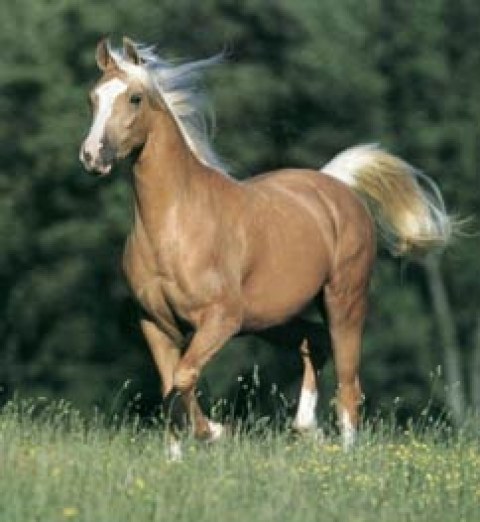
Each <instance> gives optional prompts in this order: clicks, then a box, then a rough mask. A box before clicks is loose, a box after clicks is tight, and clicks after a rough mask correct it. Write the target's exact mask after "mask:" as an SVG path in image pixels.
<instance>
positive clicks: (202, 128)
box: [109, 43, 227, 172]
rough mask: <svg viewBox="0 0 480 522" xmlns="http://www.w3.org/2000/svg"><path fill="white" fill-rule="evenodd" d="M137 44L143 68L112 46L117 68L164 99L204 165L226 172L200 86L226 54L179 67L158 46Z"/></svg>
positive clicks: (112, 54)
mask: <svg viewBox="0 0 480 522" xmlns="http://www.w3.org/2000/svg"><path fill="white" fill-rule="evenodd" d="M134 45H135V48H136V51H137V53H138V56H139V58H140V64H139V65H135V64H134V63H132V62H131V60H129V59H128V58H127V56H126V55H125V52H124V50H123V49H113V48H111V47H109V50H110V54H111V56H112V58H113V59H114V61H115V63H116V65H117V66H118V67H119V68H120V69H121V70H122V71H124V72H126V73H127V74H128V75H130V76H133V77H135V78H137V79H140V80H141V81H142V83H143V84H144V85H145V87H146V88H148V89H149V90H150V91H151V92H152V93H153V94H154V95H157V96H160V97H161V99H162V100H163V101H164V103H165V105H166V106H167V107H168V109H169V111H170V113H171V114H172V116H173V118H174V119H175V121H176V123H177V125H178V127H179V129H180V131H181V133H182V135H183V137H184V139H185V141H186V142H187V145H188V147H189V148H190V150H191V151H192V152H193V153H194V154H195V155H196V157H197V158H198V159H199V160H200V161H201V162H202V163H203V164H204V165H206V166H208V167H211V168H213V169H216V170H219V171H221V172H225V171H226V170H227V169H226V166H225V164H224V162H223V161H222V160H221V158H220V157H219V156H218V154H217V153H216V152H215V151H214V150H213V147H212V144H211V137H212V134H213V132H212V130H213V129H214V123H215V122H214V113H213V110H212V107H211V105H210V104H209V103H208V99H207V96H206V95H205V92H204V90H203V89H202V88H201V86H200V79H201V77H202V73H203V71H204V70H205V69H208V68H209V67H211V66H213V65H216V64H218V63H220V62H222V61H223V55H222V54H219V55H215V56H212V57H211V58H207V59H204V60H197V61H193V62H185V63H180V64H176V63H174V62H172V61H168V60H165V59H163V58H160V57H159V56H158V55H157V54H156V52H155V48H154V47H151V46H144V45H142V44H138V43H135V44H134Z"/></svg>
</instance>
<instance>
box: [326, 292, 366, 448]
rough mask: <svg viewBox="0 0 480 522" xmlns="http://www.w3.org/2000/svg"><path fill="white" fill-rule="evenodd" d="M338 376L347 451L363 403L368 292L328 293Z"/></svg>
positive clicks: (356, 427) (337, 402)
mask: <svg viewBox="0 0 480 522" xmlns="http://www.w3.org/2000/svg"><path fill="white" fill-rule="evenodd" d="M325 290H326V291H325V305H326V308H327V313H328V319H329V328H330V336H331V341H332V350H333V358H334V363H335V372H336V375H337V383H338V387H337V401H336V404H337V415H338V422H339V427H340V432H341V438H342V445H343V448H344V449H345V450H348V449H349V448H350V447H352V446H353V444H354V442H355V439H356V434H357V429H358V423H359V415H358V407H359V405H360V404H361V401H362V392H361V388H360V379H359V365H360V349H361V337H362V331H363V323H364V319H365V313H366V290H365V289H364V288H363V287H361V288H358V289H357V291H355V292H350V291H337V289H335V288H334V287H332V286H330V287H327V288H326V289H325Z"/></svg>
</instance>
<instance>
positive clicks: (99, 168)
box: [79, 141, 115, 176]
mask: <svg viewBox="0 0 480 522" xmlns="http://www.w3.org/2000/svg"><path fill="white" fill-rule="evenodd" d="M79 159H80V161H81V162H82V164H83V166H84V168H85V170H86V171H87V172H90V173H93V172H94V171H96V172H98V173H99V174H100V175H101V176H106V175H107V174H109V173H110V171H111V170H112V166H113V162H114V160H115V151H114V149H113V148H112V147H110V146H105V145H103V146H102V148H101V149H100V151H99V152H98V153H97V154H94V153H92V152H91V151H90V149H89V147H88V143H87V141H85V142H84V143H83V144H82V147H81V148H80V155H79Z"/></svg>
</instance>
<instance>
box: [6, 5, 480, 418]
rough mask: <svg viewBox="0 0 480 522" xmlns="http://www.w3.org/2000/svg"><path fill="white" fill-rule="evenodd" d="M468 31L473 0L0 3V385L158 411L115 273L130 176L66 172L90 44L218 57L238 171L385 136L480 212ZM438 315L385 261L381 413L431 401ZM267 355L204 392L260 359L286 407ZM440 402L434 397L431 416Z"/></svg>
mask: <svg viewBox="0 0 480 522" xmlns="http://www.w3.org/2000/svg"><path fill="white" fill-rule="evenodd" d="M479 21H480V9H479V7H478V5H477V2H475V1H474V0H462V1H459V2H456V3H451V2H447V1H446V0H435V1H431V2H426V1H425V0H415V1H414V2H409V3H408V5H407V3H405V2H402V1H401V0H394V1H383V0H366V1H365V2H361V3H359V2H355V1H354V0H342V1H340V2H338V1H333V0H326V1H322V2H318V1H315V0H304V1H302V2H297V3H293V2H287V1H286V0H280V1H278V2H261V1H260V0H247V1H245V2H234V1H231V0H215V1H214V0H204V1H203V2H190V1H186V0H176V1H173V0H166V1H164V2H161V3H159V2H156V1H154V0H138V1H137V2H136V4H135V8H132V4H131V2H127V1H126V0H114V1H112V2H110V3H108V4H107V3H103V4H102V3H98V2H94V1H93V0H82V1H80V0H61V1H57V2H53V1H50V0H35V1H33V0H22V1H20V2H16V3H12V2H8V3H4V4H2V5H1V6H0V44H1V47H2V49H3V50H4V52H2V54H1V56H0V240H1V249H0V288H1V289H2V292H1V294H0V307H1V309H2V310H3V314H2V317H1V318H0V338H1V339H2V345H1V349H0V383H3V385H4V387H7V388H10V390H15V391H16V392H17V393H21V394H28V395H31V394H36V395H48V396H56V397H59V396H66V397H69V398H71V399H72V400H74V401H75V403H76V404H78V405H79V406H81V407H85V408H87V407H89V406H90V405H91V404H93V403H97V404H103V405H108V404H111V402H112V399H111V397H112V395H113V394H114V393H115V390H118V389H119V388H120V387H121V386H122V383H123V382H124V381H125V380H127V379H131V380H133V383H132V384H131V389H132V394H134V393H136V392H138V391H139V390H140V391H142V393H143V394H144V395H146V396H147V397H149V400H150V401H152V402H153V403H155V402H156V400H157V398H156V397H157V396H156V390H157V378H156V376H155V374H154V372H153V369H152V367H151V363H150V359H149V355H148V352H147V350H146V348H145V346H144V344H143V341H142V340H141V338H140V335H139V333H138V326H137V311H136V306H135V304H134V303H133V301H132V300H131V298H130V296H129V294H128V291H127V289H126V288H125V286H124V283H123V280H122V276H121V273H120V268H119V258H120V255H121V250H122V243H123V238H124V235H125V233H126V230H127V229H128V225H129V222H130V192H129V190H130V189H129V183H128V173H127V170H128V169H127V168H124V169H118V170H120V172H117V173H115V175H114V176H112V177H111V179H109V180H107V181H98V180H93V179H90V178H89V177H88V176H87V175H86V174H85V173H84V172H82V169H81V166H80V164H79V162H78V159H77V158H78V147H79V144H80V142H81V139H82V136H83V135H84V133H85V132H86V129H87V127H88V124H89V118H90V116H89V114H88V108H87V103H86V93H87V90H88V87H89V86H90V85H91V84H92V82H93V81H94V79H95V78H96V75H97V72H96V70H95V65H94V59H93V52H94V48H95V44H96V42H97V41H98V39H99V38H100V37H101V36H103V35H105V34H109V35H111V36H112V37H113V38H117V39H118V38H119V37H120V36H121V35H123V34H128V35H129V36H131V37H133V38H134V39H137V40H142V41H146V42H158V43H159V50H160V52H161V53H162V54H165V56H167V57H172V56H177V57H187V58H188V57H192V58H200V57H203V56H207V55H211V54H214V53H216V52H218V51H219V50H221V49H224V50H225V53H226V57H227V63H226V64H225V65H224V66H222V67H219V68H218V69H217V70H215V71H213V73H212V75H211V76H210V77H209V78H207V79H206V82H207V84H208V85H209V87H210V88H211V91H212V94H213V97H212V98H213V105H214V106H215V108H216V111H217V115H218V116H217V136H218V140H217V142H218V148H219V150H220V153H221V154H222V155H223V156H224V157H225V159H226V160H227V162H228V163H229V164H230V165H231V167H232V173H233V174H234V175H236V176H237V177H245V176H248V175H251V174H253V173H256V172H258V171H260V170H262V169H267V168H277V167H282V166H289V165H298V166H310V167H315V168H316V167H319V166H320V165H321V164H322V163H323V162H325V161H327V160H328V159H329V158H330V157H331V156H332V155H333V154H334V153H335V152H337V151H338V150H341V149H343V148H345V147H347V146H349V145H351V144H354V143H358V142H368V141H380V142H382V143H384V144H386V145H388V146H389V147H390V148H391V150H392V151H394V152H396V153H399V154H400V155H402V156H404V157H405V158H407V159H409V160H410V161H411V162H412V163H414V164H415V165H418V166H420V167H422V168H424V169H425V170H426V172H427V173H429V174H431V175H432V176H433V177H434V178H435V179H436V181H437V182H438V184H439V185H440V186H441V188H442V190H443V191H444V192H445V196H446V200H447V203H448V205H449V208H451V209H452V212H458V213H459V214H460V215H461V216H469V215H474V216H475V214H476V212H478V205H479V193H478V190H477V187H478V172H479V168H478V167H479V152H478V151H479V147H478V138H479V131H478V121H480V101H479V97H478V95H477V86H478V84H479V80H480V78H479V75H480V72H479V71H480V63H479V62H480V54H479V53H478V50H477V47H478V46H477V42H478V40H479V37H480V35H479V31H480V29H479V27H480V24H479ZM474 226H475V225H474ZM478 253H479V249H478V237H473V238H470V239H459V241H458V242H457V243H456V244H454V245H453V247H452V249H451V251H450V252H448V253H447V254H446V256H445V258H444V262H443V269H444V279H445V283H446V286H447V290H448V293H449V296H450V299H451V302H452V306H453V309H454V310H455V317H454V321H455V325H456V328H457V333H458V339H459V343H460V347H461V354H460V355H461V357H462V363H463V369H464V372H465V380H466V384H468V381H469V380H472V379H473V377H472V376H470V375H469V373H468V369H469V364H468V361H469V360H470V358H471V356H472V352H473V350H474V337H475V325H476V324H477V318H478V308H479V304H480V303H479V301H478V296H479V295H480V287H479V279H478V277H477V275H476V264H477V257H478ZM431 310H432V306H431V301H430V296H429V294H428V292H427V289H426V282H425V275H424V273H423V270H422V269H421V268H419V267H418V266H416V265H413V264H406V265H404V264H400V263H398V262H396V261H392V260H389V259H386V258H383V257H381V259H380V261H379V263H378V267H377V271H376V274H375V277H374V282H373V285H372V298H371V314H370V318H369V322H368V325H367V333H366V340H365V354H364V355H365V356H364V362H363V375H364V379H363V380H364V383H365V386H364V387H365V390H366V392H367V398H368V401H367V405H368V407H369V408H371V409H376V408H378V407H381V406H383V407H386V408H389V405H390V404H391V403H392V401H394V400H395V398H396V397H397V396H401V398H402V401H403V405H404V406H403V408H404V409H403V410H402V412H401V415H402V416H404V417H407V416H408V415H410V414H412V413H413V412H415V411H417V412H418V410H419V409H420V408H421V407H422V406H420V404H424V402H425V401H424V400H422V399H425V398H427V397H429V396H430V391H429V390H430V387H431V384H430V377H429V375H430V373H431V372H432V371H435V369H436V368H437V366H438V365H441V364H443V360H442V358H441V355H440V351H439V349H438V346H437V336H436V328H437V325H436V324H435V319H434V317H433V314H432V311H431ZM279 350H281V347H273V346H268V345H263V344H259V342H258V341H254V340H251V339H247V340H246V341H243V344H242V342H240V341H236V344H234V346H233V347H229V348H228V349H227V351H228V353H231V356H230V359H229V360H228V361H227V362H225V361H223V362H222V360H220V362H219V361H217V365H216V366H215V363H214V364H213V365H212V368H210V369H209V380H210V384H211V388H212V389H213V392H214V395H216V396H221V395H222V394H223V395H225V394H227V395H228V394H229V396H232V393H233V395H235V393H237V391H236V388H234V389H233V391H232V389H230V390H228V386H227V384H225V388H227V389H226V390H225V389H223V391H222V390H221V389H219V387H218V386H215V383H218V382H220V381H221V380H222V365H225V364H226V365H227V366H228V368H229V372H231V373H232V374H236V373H237V374H238V373H241V374H242V375H244V376H248V375H251V374H252V371H253V367H254V364H255V363H258V364H259V365H260V367H261V369H262V371H261V372H260V373H261V376H262V378H263V379H264V381H265V382H264V383H261V386H263V387H264V390H267V391H266V392H265V393H264V395H265V396H269V390H270V388H271V386H272V385H273V384H274V383H275V381H276V380H281V385H280V391H279V395H281V393H283V394H284V395H285V396H286V399H287V402H288V401H291V400H294V399H293V397H294V396H295V393H296V385H297V384H296V383H297V381H298V375H299V370H300V366H299V360H298V357H297V358H295V357H296V356H295V355H293V354H294V351H293V348H292V349H289V350H287V351H286V352H283V353H282V354H280V355H279V354H278V351H279ZM226 353H227V352H226ZM273 361H285V362H287V364H283V365H281V364H277V365H276V366H275V365H274V363H273ZM265 368H275V369H276V370H275V371H276V372H277V373H275V372H274V371H271V372H268V371H265ZM289 368H291V371H290V372H286V373H285V372H284V373H285V375H283V374H282V378H281V379H280V377H279V372H280V371H281V370H285V369H287V370H288V369H289ZM277 370H278V371H277ZM287 374H288V375H287ZM330 380H331V379H330ZM328 382H329V381H328V379H327V385H326V386H327V388H328ZM329 390H330V391H329V393H330V392H331V391H332V390H331V389H329ZM280 392H281V393H280ZM442 400H443V394H442V393H441V391H438V392H437V391H436V392H435V397H434V401H435V403H436V404H437V405H438V407H441V405H442ZM147 402H148V401H147ZM471 402H474V401H473V398H471Z"/></svg>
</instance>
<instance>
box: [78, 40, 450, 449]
mask: <svg viewBox="0 0 480 522" xmlns="http://www.w3.org/2000/svg"><path fill="white" fill-rule="evenodd" d="M218 61H219V59H218V57H213V58H208V59H204V60H199V61H193V62H186V63H172V62H169V61H167V60H164V59H162V58H161V57H159V56H158V55H157V54H156V52H155V50H154V48H152V47H146V46H143V45H140V44H137V43H135V42H133V41H132V40H130V39H128V38H124V39H123V45H122V46H121V47H120V48H113V47H112V46H111V44H110V42H109V41H108V40H106V39H102V40H101V41H100V42H99V43H98V45H97V48H96V62H97V65H98V68H99V69H100V73H101V77H100V79H99V80H98V82H97V83H96V84H95V86H94V88H93V89H92V90H91V91H90V102H91V106H92V111H93V122H92V125H91V128H90V130H89V132H88V135H87V136H86V138H85V140H84V141H83V143H82V145H81V148H80V160H81V162H82V163H83V165H84V167H85V169H86V170H87V171H89V172H93V173H96V174H97V175H98V176H106V175H108V174H109V173H110V172H111V169H112V166H113V165H114V163H115V162H117V161H119V160H122V159H124V158H126V157H127V156H132V157H133V158H134V165H133V173H132V186H133V197H134V217H133V225H132V228H131V230H130V233H129V234H128V237H127V239H126V243H125V249H124V255H123V270H124V273H125V275H126V279H127V281H128V284H129V287H130V289H131V291H132V293H133V295H134V297H135V298H136V300H137V301H138V303H139V304H140V305H141V306H140V308H141V310H142V315H141V319H140V327H141V330H142V332H143V335H144V337H145V339H146V341H147V344H148V345H149V347H150V349H151V353H152V356H153V360H154V362H155V364H156V367H157V369H158V372H159V374H160V378H161V383H162V394H163V398H164V403H165V404H166V405H167V407H169V408H170V410H169V411H171V417H172V419H171V421H170V424H169V427H168V433H170V452H171V455H172V458H176V457H179V456H180V455H181V446H180V438H179V437H180V435H179V433H181V428H182V419H185V416H187V418H188V420H189V423H190V425H191V426H192V427H193V431H194V434H195V436H196V437H198V438H200V439H204V440H207V441H213V440H216V439H218V438H219V437H220V436H222V435H223V433H224V431H225V429H224V426H223V425H222V424H220V423H217V422H213V421H212V420H211V419H210V418H209V417H208V416H207V415H206V414H205V413H204V412H203V411H202V409H201V408H200V406H199V404H198V403H197V398H196V393H195V389H196V384H197V381H198V379H199V375H200V373H201V372H202V369H203V368H204V366H205V365H206V364H207V362H208V361H209V360H210V359H211V358H212V356H213V355H214V354H215V353H217V352H218V351H219V350H220V349H221V348H222V347H223V346H224V345H225V343H226V342H227V341H228V340H229V339H230V338H232V337H233V336H235V335H237V334H239V333H241V332H261V331H264V330H266V329H269V328H271V327H274V326H276V325H282V324H285V323H286V322H287V321H289V320H290V319H292V318H294V317H297V316H298V315H299V314H301V313H302V311H303V310H305V309H306V307H308V306H310V305H312V303H313V304H314V305H315V306H322V307H323V309H324V311H325V314H326V319H327V324H328V331H329V336H330V341H331V347H332V353H333V361H334V365H335V372H336V379H337V390H336V409H337V416H338V424H339V429H340V436H341V441H342V445H343V447H344V448H345V449H348V448H350V447H351V446H352V445H353V444H354V441H355V437H356V433H357V430H358V424H359V413H358V408H359V405H360V403H361V400H362V391H361V387H360V379H359V362H360V349H361V338H362V333H363V327H364V320H365V316H366V311H367V290H368V284H369V279H370V275H371V272H372V268H373V264H374V260H375V257H376V250H377V247H376V243H377V240H376V236H377V230H378V233H379V234H380V235H381V237H382V238H383V239H384V240H385V241H386V244H387V246H388V248H389V250H390V252H391V253H392V254H393V255H398V256H405V255H423V254H426V253H427V252H430V251H432V250H435V249H441V248H443V247H445V246H446V245H447V244H448V243H449V241H450V237H451V230H452V220H451V218H450V217H449V216H448V214H447V212H446V210H445V205H444V202H443V198H442V195H441V193H440V191H439V190H438V188H437V185H436V184H435V183H434V182H433V180H432V179H431V178H429V177H427V176H425V175H424V174H422V173H421V172H419V171H417V170H416V169H415V168H414V167H412V166H411V165H410V164H408V163H407V162H405V161H404V160H402V159H401V158H399V157H397V156H394V155H393V154H391V153H389V152H387V151H385V150H383V149H382V148H380V147H379V146H376V145H357V146H354V147H351V148H348V149H346V150H344V151H342V152H340V153H339V154H338V155H337V156H335V157H334V158H333V159H332V160H331V161H329V162H328V163H327V164H326V165H324V166H323V167H322V168H321V169H320V170H317V169H294V168H288V169H281V170H277V171H274V172H267V173H263V174H259V175H255V176H252V177H250V178H248V179H246V180H244V181H238V180H236V179H235V178H233V177H231V176H230V175H229V174H228V173H227V169H226V168H225V166H224V165H223V163H222V161H221V160H220V159H219V157H218V155H217V154H216V153H215V152H214V150H213V148H212V146H211V143H210V140H209V135H208V132H207V131H208V128H207V125H206V122H207V119H206V112H205V104H204V103H203V102H204V97H203V96H202V92H201V91H200V90H199V86H198V80H199V78H200V76H201V73H202V72H203V71H204V70H206V69H208V68H209V67H210V66H212V65H215V64H216V63H218ZM311 349H312V347H311V343H309V342H308V341H307V339H306V338H305V339H303V340H302V342H301V343H300V347H299V350H300V353H301V355H302V358H303V363H304V372H303V378H302V385H301V391H300V398H299V403H298V409H297V413H296V415H295V419H294V423H293V424H294V427H295V428H296V429H298V430H299V431H302V430H303V431H308V430H314V429H316V416H315V408H316V406H317V401H318V391H317V368H315V365H314V359H315V358H314V357H313V354H312V351H311ZM175 397H180V400H176V399H175ZM175 404H176V405H177V406H175ZM178 404H180V405H181V407H178ZM175 412H176V413H175ZM179 412H180V413H182V416H181V418H180V414H179ZM183 424H184V423H183ZM183 427H184V425H183Z"/></svg>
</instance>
